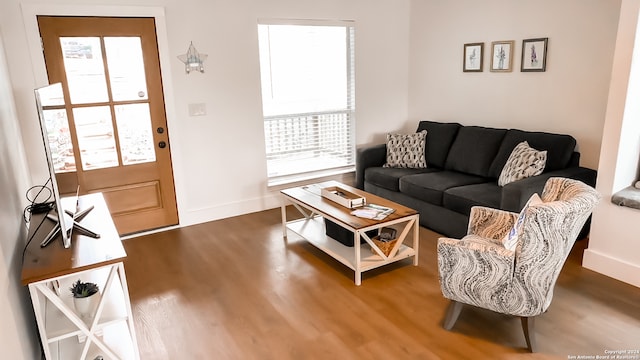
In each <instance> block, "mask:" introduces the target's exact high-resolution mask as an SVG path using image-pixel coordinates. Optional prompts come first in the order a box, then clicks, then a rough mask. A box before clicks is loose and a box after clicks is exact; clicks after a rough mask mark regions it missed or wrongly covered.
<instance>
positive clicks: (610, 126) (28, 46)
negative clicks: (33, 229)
mask: <svg viewBox="0 0 640 360" xmlns="http://www.w3.org/2000/svg"><path fill="white" fill-rule="evenodd" d="M639 6H640V2H639V1H637V0H624V1H605V0H601V1H596V0H592V1H587V2H585V1H580V0H571V1H569V0H567V1H552V0H547V1H541V2H535V3H530V4H521V3H515V2H512V1H508V0H500V1H486V2H482V3H479V2H474V1H470V0H466V1H452V2H439V1H427V0H413V1H409V0H406V1H391V0H385V1H376V2H374V3H372V2H370V1H351V2H348V3H345V2H343V1H329V2H327V1H323V2H312V1H305V2H300V1H293V0H286V1H285V0H283V1H243V2H205V1H199V2H196V1H191V2H187V3H185V2H178V1H169V2H166V1H165V2H159V1H145V2H138V3H131V2H115V1H111V2H99V1H96V2H91V4H88V3H87V2H82V5H80V3H78V5H70V4H69V3H68V2H63V1H49V2H47V3H46V5H45V4H38V3H34V2H21V1H18V0H9V1H5V2H4V4H3V11H2V14H1V15H0V24H2V25H1V27H0V33H1V34H2V50H3V53H4V56H5V58H6V60H3V61H2V62H1V63H0V65H2V66H1V67H0V68H1V70H2V71H1V73H0V78H1V79H2V81H1V82H0V84H2V88H1V89H0V94H1V98H2V104H3V109H2V113H1V114H0V116H1V117H2V126H3V128H2V130H3V131H2V134H3V135H2V139H3V141H2V144H3V149H2V150H3V156H2V159H1V160H0V161H1V163H2V173H3V174H5V176H4V177H3V181H2V189H3V193H4V194H6V195H5V198H6V200H5V201H4V202H3V205H2V212H3V213H4V214H7V215H6V216H3V220H2V228H3V232H2V234H3V236H2V242H1V248H2V252H3V264H2V266H1V268H2V271H1V272H0V273H1V274H2V283H3V284H4V287H5V288H8V289H9V295H8V296H7V297H3V298H2V300H1V301H0V303H1V304H2V305H3V306H2V308H3V310H2V318H3V319H12V320H10V321H7V324H8V325H3V334H4V331H7V332H8V333H7V334H6V336H2V338H3V347H4V348H6V349H10V350H9V351H10V352H11V351H14V352H15V353H16V354H19V355H17V356H16V357H17V358H30V357H31V356H30V355H29V354H31V353H32V351H34V350H33V348H32V346H36V345H35V344H36V343H37V340H33V341H31V340H30V341H26V342H25V341H20V340H19V339H24V338H28V337H33V332H32V325H31V323H30V321H31V319H32V318H31V316H32V315H30V312H31V309H30V304H29V303H28V302H25V301H24V300H25V299H26V295H25V294H23V293H22V290H23V289H22V287H21V285H20V284H19V281H18V280H17V279H18V278H19V273H20V255H21V251H22V243H21V242H20V239H23V238H24V235H25V230H24V226H23V223H22V219H21V216H22V215H21V214H22V209H23V208H24V206H25V200H24V196H23V194H24V192H25V191H26V189H27V188H29V187H30V186H32V185H34V184H42V183H44V182H45V181H46V176H47V175H46V165H45V164H44V161H45V159H44V157H43V154H42V151H41V148H42V144H41V139H40V133H39V129H38V121H37V113H36V111H35V104H34V100H33V89H34V88H36V87H38V86H42V85H45V84H46V79H47V77H46V72H45V69H44V60H43V59H42V58H39V57H37V56H34V53H35V54H37V53H38V51H39V50H38V44H37V41H36V43H34V41H33V38H34V34H36V37H37V27H34V24H35V20H34V19H33V18H32V17H31V15H32V14H33V13H49V14H57V15H59V14H67V15H109V16H133V15H137V16H156V24H157V31H158V38H159V50H160V54H161V61H162V62H163V74H164V75H163V85H164V88H165V98H166V109H167V117H168V127H169V130H170V133H171V143H172V159H173V167H174V176H175V182H176V195H177V201H178V210H179V217H180V226H181V227H185V226H189V225H193V224H199V223H204V222H208V221H212V220H217V219H223V218H229V217H233V216H236V215H242V214H247V213H253V212H258V211H262V210H265V209H272V208H275V207H278V206H279V205H280V197H279V194H278V190H279V188H269V187H268V186H267V179H266V164H265V162H264V146H263V144H264V138H263V134H262V131H261V130H262V128H263V126H262V108H261V99H260V74H259V66H258V58H257V51H258V50H257V49H258V46H257V35H256V24H257V21H258V19H263V18H267V19H268V18H277V19H287V18H293V19H300V18H302V19H351V20H354V21H355V22H356V34H357V35H356V49H357V50H356V74H357V76H356V79H357V80H356V99H357V101H356V102H357V104H356V112H357V125H356V143H357V145H358V146H365V145H367V144H373V143H381V142H383V141H384V136H385V134H386V133H388V132H413V131H415V128H416V126H417V123H418V121H419V120H424V119H430V120H438V121H452V122H460V123H463V124H465V125H480V126H490V127H511V128H520V129H525V130H531V131H547V132H554V133H567V134H571V135H572V136H574V137H575V138H576V139H577V141H578V145H579V148H580V152H581V154H582V158H581V164H582V165H583V166H586V167H590V168H593V169H597V170H598V172H599V174H598V186H597V188H598V190H599V191H600V192H601V193H602V195H603V201H602V203H601V205H600V207H599V208H598V209H597V211H596V213H595V215H594V221H593V227H592V235H591V238H590V243H589V249H588V251H587V252H586V253H585V262H587V263H589V262H590V263H591V265H590V266H589V265H588V264H586V266H587V267H590V268H592V269H593V270H596V271H598V272H601V273H604V274H605V275H608V276H611V277H613V278H616V279H618V280H621V281H625V282H628V283H631V284H633V285H635V286H640V283H638V280H637V279H638V278H640V276H639V274H640V270H639V267H640V258H638V254H640V251H638V250H640V248H638V246H639V245H638V243H637V241H636V240H637V239H636V238H635V236H634V235H633V231H629V230H633V228H632V227H631V226H630V224H633V223H634V221H637V220H638V216H639V215H638V213H637V211H635V210H632V209H620V208H618V207H616V206H614V205H612V204H610V202H609V200H608V199H609V197H610V196H611V193H612V192H613V189H615V190H618V189H620V186H621V185H620V183H621V182H626V183H627V184H626V186H628V185H630V184H631V183H632V182H631V179H630V178H629V177H630V176H631V177H635V176H636V173H637V163H638V161H637V159H638V155H639V154H638V149H637V146H635V145H634V144H636V143H634V142H633V141H636V142H637V134H638V131H635V138H636V139H634V140H628V138H627V137H633V136H634V135H633V134H634V133H633V131H627V129H628V128H627V125H628V123H629V122H630V121H623V119H625V118H626V114H625V109H626V107H625V103H626V96H627V86H626V84H627V82H628V80H629V79H630V75H629V65H630V63H631V54H632V52H633V49H634V41H635V40H634V36H635V29H636V23H637V14H638V7H639ZM538 37H548V38H549V50H548V57H547V61H548V64H547V70H546V71H545V72H540V73H522V72H520V71H519V66H520V58H519V54H520V53H519V50H518V49H520V47H521V43H522V40H523V39H527V38H538ZM499 40H515V44H516V46H515V47H516V53H515V56H514V71H513V72H510V73H493V72H489V71H488V69H487V68H486V67H485V71H484V72H481V73H463V72H462V48H463V44H465V43H472V42H484V43H485V49H486V48H488V44H490V43H491V42H492V41H499ZM191 41H193V43H194V44H195V45H196V46H197V47H198V49H199V50H200V51H202V52H203V53H207V54H208V55H209V57H208V59H207V61H206V62H205V68H206V71H205V73H203V74H199V73H196V74H189V75H186V74H184V66H183V64H182V63H181V62H180V60H178V59H177V55H180V54H183V53H184V52H185V51H186V48H187V47H188V45H189V42H191ZM34 48H35V50H34ZM485 66H486V65H485ZM193 103H202V104H205V105H206V115H205V116H198V117H192V116H189V115H188V105H189V104H193ZM623 123H624V126H625V127H624V128H623ZM623 130H624V131H623ZM631 130H633V127H632V128H631ZM636 130H637V126H636ZM240 139H241V141H239V140H240ZM247 144H249V145H247ZM619 144H625V145H630V146H629V147H625V148H623V149H622V150H621V146H619ZM623 150H627V151H626V152H624V151H623ZM223 153H224V154H225V156H219V154H223ZM623 153H624V154H623ZM230 154H233V155H230ZM625 161H626V162H625ZM621 162H622V164H621ZM620 168H623V169H625V170H626V173H631V175H627V174H623V175H620V174H619V173H618V171H619V170H620ZM229 169H233V174H232V175H231V176H230V174H229V172H230V170H229ZM338 179H339V180H343V181H345V182H348V181H349V179H350V177H349V174H347V175H345V176H343V177H338ZM5 341H6V344H5ZM4 345H6V346H4ZM629 345H632V344H629Z"/></svg>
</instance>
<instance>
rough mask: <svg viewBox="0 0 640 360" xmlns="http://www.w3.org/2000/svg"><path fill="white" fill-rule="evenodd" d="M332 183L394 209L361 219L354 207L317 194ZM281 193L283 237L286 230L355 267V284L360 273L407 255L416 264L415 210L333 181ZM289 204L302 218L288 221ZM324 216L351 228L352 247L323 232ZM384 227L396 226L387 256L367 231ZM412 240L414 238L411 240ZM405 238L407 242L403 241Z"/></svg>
mask: <svg viewBox="0 0 640 360" xmlns="http://www.w3.org/2000/svg"><path fill="white" fill-rule="evenodd" d="M331 186H337V187H340V188H342V189H345V190H347V191H349V192H352V193H354V194H357V195H360V196H363V197H364V198H365V199H366V201H367V203H371V204H377V205H382V206H386V207H390V208H393V209H394V210H395V212H394V213H392V214H391V215H388V216H387V217H386V218H385V219H383V220H371V219H364V218H360V217H357V216H354V215H351V211H352V210H353V209H349V208H347V207H344V206H341V205H339V204H338V203H335V202H333V201H330V200H327V199H325V198H323V197H322V196H321V195H320V189H321V188H323V187H331ZM280 192H281V193H282V194H283V195H284V196H283V199H284V200H283V203H282V208H281V211H282V235H283V237H284V238H285V240H286V239H287V232H288V231H292V232H294V233H296V234H298V235H300V236H301V237H303V238H304V239H306V240H307V241H308V242H310V243H311V244H313V245H314V246H315V247H317V248H318V249H320V250H322V251H324V252H325V253H327V254H328V255H329V256H331V257H333V258H334V259H336V260H338V261H340V262H341V263H342V264H344V265H346V266H348V267H349V268H351V269H352V270H354V271H355V283H356V285H360V284H361V283H362V273H363V272H365V271H368V270H371V269H375V268H378V267H381V266H384V265H387V264H391V263H394V262H396V261H400V260H403V259H406V258H408V257H412V256H413V265H415V266H418V247H419V233H418V228H419V214H418V212H417V211H416V210H413V209H410V208H408V207H405V206H402V205H400V204H396V203H394V202H392V201H389V200H387V199H384V198H381V197H378V196H376V195H373V194H370V193H367V192H365V191H362V190H359V189H356V188H353V187H351V186H348V185H345V184H341V183H339V182H336V181H327V182H323V183H318V184H313V185H306V186H299V187H294V188H290V189H285V190H281V191H280ZM289 204H293V206H294V207H295V208H296V209H298V211H300V213H301V214H303V215H304V217H303V218H302V219H296V220H291V221H287V212H286V206H287V205H289ZM324 219H328V220H331V221H332V222H334V223H336V224H337V225H339V226H341V227H343V228H345V229H347V230H349V231H351V232H352V233H353V243H354V246H353V247H350V246H345V245H343V244H342V243H340V242H338V241H337V240H334V239H332V238H330V237H328V236H327V235H326V233H325V222H324ZM383 227H394V228H396V229H398V234H399V235H398V236H397V239H398V241H397V242H396V244H395V246H394V247H393V249H392V250H391V252H390V253H389V255H385V254H384V252H382V251H381V250H380V248H379V247H378V246H376V244H375V243H374V241H373V240H372V239H371V238H370V237H369V236H368V235H367V234H366V232H368V231H370V230H379V229H381V228H383ZM361 239H364V240H365V242H362V241H361ZM411 239H412V240H413V241H410V240H411ZM405 240H407V242H408V244H405ZM372 250H373V251H372Z"/></svg>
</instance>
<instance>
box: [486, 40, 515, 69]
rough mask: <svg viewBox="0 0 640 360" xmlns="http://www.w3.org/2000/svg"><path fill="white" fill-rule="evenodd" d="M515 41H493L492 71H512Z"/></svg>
mask: <svg viewBox="0 0 640 360" xmlns="http://www.w3.org/2000/svg"><path fill="white" fill-rule="evenodd" d="M514 45H515V41H513V40H506V41H494V42H492V43H491V71H492V72H511V71H512V69H513V67H512V64H513V49H514Z"/></svg>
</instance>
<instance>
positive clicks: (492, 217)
mask: <svg viewBox="0 0 640 360" xmlns="http://www.w3.org/2000/svg"><path fill="white" fill-rule="evenodd" d="M517 218H518V214H516V213H513V212H509V211H504V210H499V209H493V208H488V207H484V206H474V207H472V208H471V213H470V214H469V226H468V230H467V234H469V235H475V236H480V237H482V238H485V239H488V240H490V241H492V242H494V243H496V244H500V245H502V239H503V238H504V237H505V236H506V235H507V234H508V233H509V231H510V230H511V228H512V227H513V224H515V222H516V219H517Z"/></svg>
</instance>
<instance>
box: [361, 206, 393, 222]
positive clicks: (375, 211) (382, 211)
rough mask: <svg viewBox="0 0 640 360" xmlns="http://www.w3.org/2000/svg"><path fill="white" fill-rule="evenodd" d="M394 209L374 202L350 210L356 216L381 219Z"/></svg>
mask: <svg viewBox="0 0 640 360" xmlns="http://www.w3.org/2000/svg"><path fill="white" fill-rule="evenodd" d="M394 211H395V210H394V209H392V208H390V207H386V206H381V205H376V204H366V205H364V206H363V207H360V208H358V209H356V210H354V211H352V212H351V215H355V216H357V217H361V218H365V219H372V220H383V219H384V218H386V217H387V216H388V215H389V214H392V213H393V212H394Z"/></svg>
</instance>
